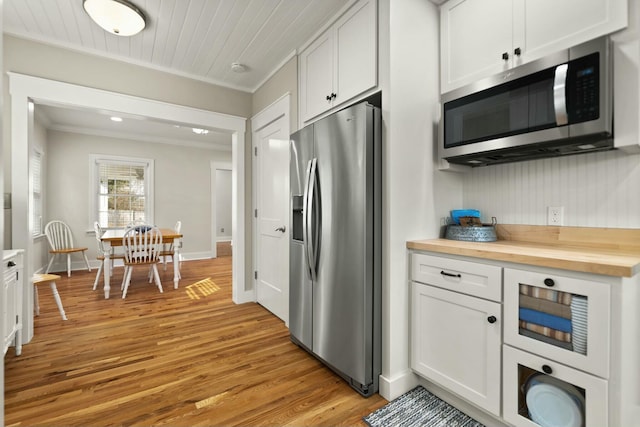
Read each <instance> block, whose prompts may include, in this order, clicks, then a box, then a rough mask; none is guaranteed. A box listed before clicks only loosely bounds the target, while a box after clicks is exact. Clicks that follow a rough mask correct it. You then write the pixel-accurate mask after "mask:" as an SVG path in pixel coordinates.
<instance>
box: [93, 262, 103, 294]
mask: <svg viewBox="0 0 640 427" xmlns="http://www.w3.org/2000/svg"><path fill="white" fill-rule="evenodd" d="M103 264H104V262H102V261H100V267H98V274H96V280H94V281H93V290H94V291H95V290H96V288H97V287H98V282H100V273H102V265H103Z"/></svg>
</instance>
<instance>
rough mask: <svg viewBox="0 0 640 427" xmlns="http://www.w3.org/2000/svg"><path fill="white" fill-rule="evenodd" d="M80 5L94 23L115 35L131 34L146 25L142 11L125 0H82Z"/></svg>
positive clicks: (136, 32)
mask: <svg viewBox="0 0 640 427" xmlns="http://www.w3.org/2000/svg"><path fill="white" fill-rule="evenodd" d="M82 6H83V7H84V10H85V12H87V14H88V15H89V16H90V17H91V19H93V20H94V21H95V23H96V24H98V25H99V26H101V27H102V28H103V29H104V30H106V31H108V32H110V33H111V34H115V35H117V36H133V35H134V34H138V33H139V32H140V31H142V30H143V29H144V27H145V25H146V22H145V21H146V20H145V16H144V14H143V13H142V11H140V9H138V8H137V7H135V6H134V5H133V4H131V3H129V2H128V1H126V0H84V1H83V3H82Z"/></svg>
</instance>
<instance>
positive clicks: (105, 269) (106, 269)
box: [102, 243, 111, 299]
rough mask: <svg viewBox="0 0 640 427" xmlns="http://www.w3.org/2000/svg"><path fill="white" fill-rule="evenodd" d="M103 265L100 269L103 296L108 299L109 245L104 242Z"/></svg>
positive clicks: (109, 277) (109, 279) (109, 285)
mask: <svg viewBox="0 0 640 427" xmlns="http://www.w3.org/2000/svg"><path fill="white" fill-rule="evenodd" d="M104 248H105V254H104V265H103V267H102V271H103V273H104V298H105V299H109V291H110V290H111V257H110V256H109V255H110V253H111V246H110V245H109V244H108V243H105V244H104Z"/></svg>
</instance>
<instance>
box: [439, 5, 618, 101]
mask: <svg viewBox="0 0 640 427" xmlns="http://www.w3.org/2000/svg"><path fill="white" fill-rule="evenodd" d="M627 22H628V4H627V0H590V1H584V0H566V1H562V2H558V1H555V0H450V1H448V2H447V3H445V4H444V5H442V7H441V9H440V31H441V50H440V51H441V61H440V66H441V76H442V77H441V92H442V93H445V92H448V91H451V90H453V89H455V88H458V87H460V86H463V85H465V84H468V83H472V82H474V81H477V80H479V79H482V78H484V77H487V76H490V75H492V74H496V73H499V72H501V71H505V70H507V69H509V68H511V67H514V66H518V65H522V64H525V63H527V62H530V61H533V60H535V59H539V58H541V57H543V56H545V55H548V54H550V53H553V52H557V51H559V50H562V49H567V48H569V47H572V46H575V45H578V44H581V43H584V42H586V41H589V40H591V39H594V38H597V37H600V36H603V35H606V34H610V33H613V32H615V31H617V30H620V29H622V28H624V27H626V26H627Z"/></svg>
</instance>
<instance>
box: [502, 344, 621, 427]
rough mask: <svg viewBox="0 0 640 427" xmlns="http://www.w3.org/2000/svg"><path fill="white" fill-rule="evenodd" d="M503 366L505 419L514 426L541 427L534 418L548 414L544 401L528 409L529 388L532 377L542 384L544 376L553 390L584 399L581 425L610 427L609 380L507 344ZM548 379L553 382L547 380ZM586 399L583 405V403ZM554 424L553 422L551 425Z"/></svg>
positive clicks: (550, 396) (549, 397) (550, 397)
mask: <svg viewBox="0 0 640 427" xmlns="http://www.w3.org/2000/svg"><path fill="white" fill-rule="evenodd" d="M503 366H504V372H503V377H502V378H503V382H504V383H503V387H502V393H503V396H504V398H503V400H504V408H503V409H504V411H503V412H504V414H503V418H504V419H505V420H507V421H508V422H509V423H511V424H513V425H514V426H517V427H539V424H538V423H536V422H534V421H533V420H532V419H531V418H532V417H533V418H535V416H536V415H535V414H544V412H545V408H544V407H540V402H544V399H540V400H537V402H538V406H536V407H535V408H528V407H527V399H526V393H527V390H528V388H527V386H528V384H530V383H528V381H529V380H530V379H531V378H532V377H533V376H538V380H539V381H540V376H541V377H542V381H545V380H546V381H545V382H547V384H553V386H554V387H558V388H560V389H562V390H564V391H565V392H566V391H569V392H570V393H575V394H574V396H581V397H579V398H578V399H577V401H578V402H580V406H581V407H582V410H581V411H580V412H581V416H582V419H583V420H584V423H583V424H581V425H583V426H584V427H607V426H608V425H609V424H608V419H607V418H608V413H607V410H608V404H607V402H608V383H607V381H605V380H603V379H601V378H597V377H595V376H593V375H589V374H586V373H584V372H580V371H578V370H575V369H573V368H570V367H567V366H564V365H562V364H560V363H557V362H554V361H550V360H548V359H544V358H541V357H538V356H535V355H533V354H530V353H527V352H524V351H521V350H518V349H515V348H512V347H510V346H508V345H505V346H504V349H503ZM546 377H551V378H553V379H552V380H548V379H546ZM547 393H548V395H547V397H546V402H549V404H550V405H553V407H552V408H550V411H551V412H553V413H555V414H558V413H559V407H558V405H557V404H554V402H553V398H554V394H553V392H549V391H548V390H547ZM556 396H557V395H556ZM583 400H584V402H582V401H583ZM563 407H566V405H565V406H563ZM531 412H533V414H531ZM565 415H566V414H565ZM555 421H557V420H555ZM552 424H553V423H552V422H551V421H550V422H549V424H548V425H552ZM553 425H560V424H553ZM566 425H569V424H566ZM572 425H573V424H572Z"/></svg>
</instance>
